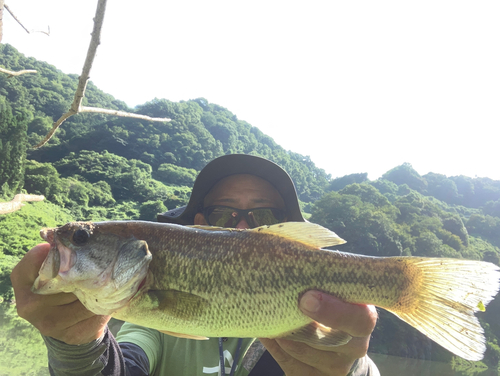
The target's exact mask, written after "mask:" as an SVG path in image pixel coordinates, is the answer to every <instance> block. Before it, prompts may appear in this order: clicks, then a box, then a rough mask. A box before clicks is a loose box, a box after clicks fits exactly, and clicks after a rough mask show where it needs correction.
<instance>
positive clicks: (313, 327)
mask: <svg viewBox="0 0 500 376" xmlns="http://www.w3.org/2000/svg"><path fill="white" fill-rule="evenodd" d="M278 338H283V339H288V340H291V341H298V342H304V343H307V344H308V345H311V346H321V347H331V346H342V345H345V344H346V343H348V342H349V341H350V340H351V339H352V337H351V336H350V335H349V334H347V333H346V332H343V331H341V330H337V329H332V328H329V327H327V326H324V325H322V324H320V323H318V322H316V321H313V322H311V323H310V324H307V325H306V326H303V327H301V328H297V329H295V330H293V331H291V332H288V333H286V334H285V335H283V336H280V337H278Z"/></svg>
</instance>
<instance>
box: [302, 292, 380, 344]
mask: <svg viewBox="0 0 500 376" xmlns="http://www.w3.org/2000/svg"><path fill="white" fill-rule="evenodd" d="M300 309H301V310H302V312H303V313H304V314H305V315H307V316H309V317H311V318H312V319H314V320H315V321H317V322H319V323H321V324H323V325H325V326H328V327H330V328H334V329H338V330H342V331H344V332H346V333H349V334H350V335H352V336H353V337H364V336H366V335H369V334H370V333H371V332H372V331H373V328H374V326H375V324H376V322H377V311H376V309H375V307H374V306H371V305H364V304H351V303H346V302H344V301H342V300H340V299H338V298H335V297H334V296H331V295H328V294H325V293H323V292H320V291H307V292H306V293H305V294H304V295H303V296H302V298H301V299H300Z"/></svg>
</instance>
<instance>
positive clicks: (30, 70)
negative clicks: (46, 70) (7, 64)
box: [0, 67, 36, 76]
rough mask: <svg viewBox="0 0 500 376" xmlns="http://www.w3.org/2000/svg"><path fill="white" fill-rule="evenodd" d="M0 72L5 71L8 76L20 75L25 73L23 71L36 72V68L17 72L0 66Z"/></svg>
mask: <svg viewBox="0 0 500 376" xmlns="http://www.w3.org/2000/svg"><path fill="white" fill-rule="evenodd" d="M0 72H2V73H6V74H8V75H9V76H20V75H22V74H25V73H36V70H34V69H24V70H22V71H19V72H14V71H10V70H8V69H5V68H2V67H0Z"/></svg>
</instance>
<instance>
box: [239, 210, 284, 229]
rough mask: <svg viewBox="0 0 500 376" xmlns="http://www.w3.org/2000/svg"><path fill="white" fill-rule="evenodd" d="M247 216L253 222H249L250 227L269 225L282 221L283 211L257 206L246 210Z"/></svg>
mask: <svg viewBox="0 0 500 376" xmlns="http://www.w3.org/2000/svg"><path fill="white" fill-rule="evenodd" d="M248 217H249V219H250V220H251V221H253V223H249V225H250V226H252V227H258V226H265V225H267V226H269V225H274V224H276V223H280V222H283V220H284V219H285V213H283V212H282V211H281V210H279V209H272V208H259V209H254V210H251V211H249V212H248Z"/></svg>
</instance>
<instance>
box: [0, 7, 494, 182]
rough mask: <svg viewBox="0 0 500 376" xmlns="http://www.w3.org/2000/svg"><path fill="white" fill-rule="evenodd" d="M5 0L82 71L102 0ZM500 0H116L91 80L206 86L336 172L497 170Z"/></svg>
mask: <svg viewBox="0 0 500 376" xmlns="http://www.w3.org/2000/svg"><path fill="white" fill-rule="evenodd" d="M6 3H7V4H8V5H9V7H10V8H11V9H12V11H13V12H14V14H16V16H18V18H19V19H20V20H21V21H23V23H24V24H25V26H26V27H27V28H28V29H30V30H47V26H50V37H47V36H46V35H44V34H41V33H33V34H27V33H26V32H25V31H24V30H23V29H22V28H21V27H20V26H18V25H17V24H16V23H15V21H14V20H13V19H12V17H11V16H10V15H9V14H8V13H7V12H4V39H3V41H2V43H9V44H12V45H13V46H14V47H16V48H17V49H18V50H19V51H20V52H22V53H24V54H25V55H27V56H33V57H35V58H37V59H39V60H42V61H47V62H48V63H50V64H53V65H55V66H56V67H57V68H58V69H60V70H62V71H63V72H65V73H75V74H79V73H80V72H81V69H82V66H83V61H84V59H85V55H86V52H87V47H88V44H89V41H90V32H91V30H92V25H93V24H92V17H93V16H94V13H95V7H96V4H97V1H95V0H93V1H90V0H45V1H40V0H16V1H9V0H6ZM499 11H500V2H498V1H496V0H495V1H492V0H490V1H488V0H484V1H460V0H453V1H446V0H445V1H440V0H432V1H430V0H420V1H418V2H417V1H412V2H409V1H401V0H394V1H386V0H379V1H334V0H327V1H308V2H307V3H306V2H305V1H300V2H299V1H290V0H288V1H272V0H266V1H261V0H253V1H236V0H228V1H220V0H212V1H206V0H205V1H201V0H199V1H191V0H182V1H180V0H177V1H149V0H142V1H141V2H137V1H131V0H120V1H118V0H110V1H109V2H108V7H107V11H106V17H105V21H104V27H103V32H102V39H101V41H102V43H101V45H100V47H99V49H98V55H97V58H96V59H95V61H94V66H93V69H92V72H91V80H92V81H93V82H94V83H95V84H96V85H97V86H98V87H99V88H100V89H102V90H104V91H105V92H107V93H109V94H111V95H113V96H114V97H115V98H117V99H120V100H123V101H125V102H126V103H127V104H128V105H130V106H136V105H138V104H142V103H145V102H147V101H150V100H152V99H153V98H155V97H157V98H166V99H169V100H172V101H179V100H189V99H194V98H197V97H204V98H206V99H207V100H208V101H210V102H212V103H217V104H219V105H221V106H223V107H226V108H227V109H228V110H230V111H231V112H233V113H234V114H236V115H237V116H238V118H239V119H242V120H246V121H247V122H249V123H250V124H252V125H253V126H256V127H258V128H259V129H260V130H261V131H263V132H264V133H266V134H268V135H269V136H271V137H273V138H274V140H275V141H276V142H277V143H278V144H280V145H281V146H283V147H284V148H285V149H288V150H292V151H294V152H298V153H300V154H303V155H309V156H310V157H311V158H312V160H313V161H314V162H315V163H316V165H317V166H319V167H321V168H323V169H325V171H326V172H327V173H330V174H331V175H332V177H338V176H343V175H346V174H351V173H358V172H368V177H369V178H370V179H372V180H373V179H376V178H378V177H379V176H380V175H382V174H383V173H384V172H386V171H388V170H389V169H391V168H393V167H395V166H397V165H400V164H402V163H403V162H409V163H411V164H412V165H413V167H414V168H415V169H416V170H417V171H418V172H419V173H420V174H422V175H423V174H426V173H427V172H429V171H432V172H436V173H442V174H445V175H448V176H453V175H467V176H471V177H474V176H476V175H477V176H480V177H490V178H492V179H496V180H500V168H499V162H500V158H499V150H500V148H499V139H500V43H499V42H500V22H498V20H499V17H500V12H499Z"/></svg>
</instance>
